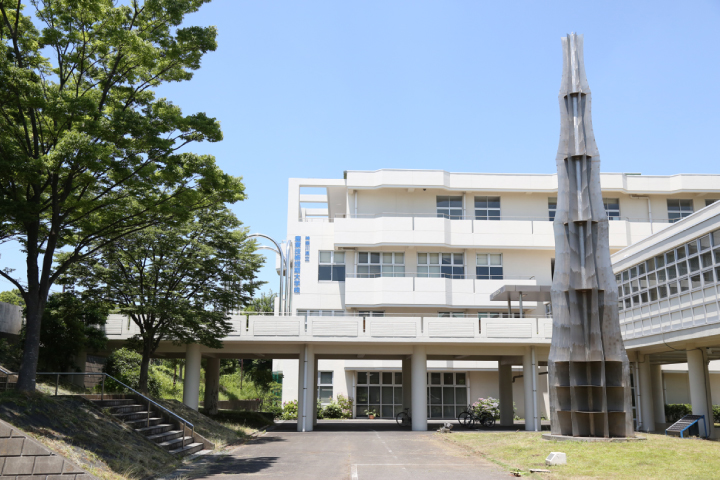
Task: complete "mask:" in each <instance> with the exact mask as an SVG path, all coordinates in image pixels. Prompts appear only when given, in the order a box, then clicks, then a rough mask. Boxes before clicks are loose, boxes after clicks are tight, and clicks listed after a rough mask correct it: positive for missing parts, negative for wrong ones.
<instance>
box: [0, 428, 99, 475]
mask: <svg viewBox="0 0 720 480" xmlns="http://www.w3.org/2000/svg"><path fill="white" fill-rule="evenodd" d="M0 478H3V479H5V478H14V479H16V480H20V479H21V478H22V479H38V480H97V478H96V477H94V476H93V475H90V474H89V473H86V472H85V471H83V470H82V469H81V468H80V467H78V466H77V465H75V464H74V463H72V462H70V461H68V460H66V459H65V458H64V457H61V456H60V455H57V454H55V453H53V452H51V451H50V450H48V449H47V448H46V447H45V446H44V445H42V444H40V443H39V442H37V441H35V440H33V439H32V438H29V437H28V436H27V435H25V433H23V432H22V431H21V430H18V429H17V428H15V427H14V426H12V425H10V424H9V423H7V422H4V421H2V420H0Z"/></svg>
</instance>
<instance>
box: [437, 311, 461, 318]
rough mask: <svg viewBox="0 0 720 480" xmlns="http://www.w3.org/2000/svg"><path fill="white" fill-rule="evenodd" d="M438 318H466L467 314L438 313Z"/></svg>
mask: <svg viewBox="0 0 720 480" xmlns="http://www.w3.org/2000/svg"><path fill="white" fill-rule="evenodd" d="M438 317H440V318H465V313H463V312H438Z"/></svg>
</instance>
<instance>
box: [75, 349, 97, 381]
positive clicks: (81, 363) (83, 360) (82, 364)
mask: <svg viewBox="0 0 720 480" xmlns="http://www.w3.org/2000/svg"><path fill="white" fill-rule="evenodd" d="M73 363H74V364H75V368H77V369H78V371H79V372H86V371H87V352H86V351H85V350H82V351H80V352H78V353H77V355H75V357H74V358H73ZM70 378H71V379H72V383H74V384H75V385H77V386H78V387H83V388H85V386H86V385H94V384H95V382H94V380H97V379H98V377H87V376H85V375H70Z"/></svg>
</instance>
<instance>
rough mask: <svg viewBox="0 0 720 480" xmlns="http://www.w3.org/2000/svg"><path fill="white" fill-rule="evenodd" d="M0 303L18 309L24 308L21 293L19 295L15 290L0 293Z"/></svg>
mask: <svg viewBox="0 0 720 480" xmlns="http://www.w3.org/2000/svg"><path fill="white" fill-rule="evenodd" d="M0 302H5V303H9V304H11V305H17V306H18V307H25V300H23V297H22V293H20V290H18V289H17V288H16V289H14V290H6V291H4V292H0Z"/></svg>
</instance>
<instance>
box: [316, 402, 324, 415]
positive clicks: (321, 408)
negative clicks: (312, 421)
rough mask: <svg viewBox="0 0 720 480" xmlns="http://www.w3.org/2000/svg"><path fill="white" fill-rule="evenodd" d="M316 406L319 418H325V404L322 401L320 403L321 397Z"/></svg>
mask: <svg viewBox="0 0 720 480" xmlns="http://www.w3.org/2000/svg"><path fill="white" fill-rule="evenodd" d="M316 407H317V418H318V420H319V419H321V418H325V417H323V406H322V403H320V399H318V401H317V405H316Z"/></svg>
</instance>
